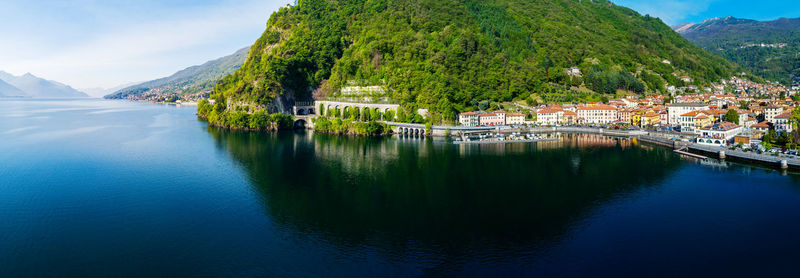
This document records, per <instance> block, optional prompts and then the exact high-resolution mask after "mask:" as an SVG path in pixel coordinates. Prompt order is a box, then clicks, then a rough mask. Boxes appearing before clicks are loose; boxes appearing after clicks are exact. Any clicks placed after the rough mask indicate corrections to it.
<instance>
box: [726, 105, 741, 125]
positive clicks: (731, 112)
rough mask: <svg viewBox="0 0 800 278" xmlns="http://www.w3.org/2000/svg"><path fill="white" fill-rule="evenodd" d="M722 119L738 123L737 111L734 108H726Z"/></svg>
mask: <svg viewBox="0 0 800 278" xmlns="http://www.w3.org/2000/svg"><path fill="white" fill-rule="evenodd" d="M724 120H725V121H726V122H731V123H735V124H737V125H738V124H739V112H737V111H736V109H728V113H725V117H724Z"/></svg>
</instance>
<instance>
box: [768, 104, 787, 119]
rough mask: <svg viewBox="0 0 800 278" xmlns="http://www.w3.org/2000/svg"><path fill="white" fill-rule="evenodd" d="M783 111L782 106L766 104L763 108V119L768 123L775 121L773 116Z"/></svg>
mask: <svg viewBox="0 0 800 278" xmlns="http://www.w3.org/2000/svg"><path fill="white" fill-rule="evenodd" d="M781 113H783V107H780V106H777V105H771V106H767V108H764V120H765V121H767V122H770V123H775V117H777V116H778V115H780V114H781Z"/></svg>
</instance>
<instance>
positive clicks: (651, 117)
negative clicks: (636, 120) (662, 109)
mask: <svg viewBox="0 0 800 278" xmlns="http://www.w3.org/2000/svg"><path fill="white" fill-rule="evenodd" d="M660 124H661V115H659V114H658V113H656V112H654V111H649V112H647V113H644V115H642V125H643V126H656V125H660Z"/></svg>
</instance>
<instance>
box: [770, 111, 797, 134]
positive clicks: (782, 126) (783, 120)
mask: <svg viewBox="0 0 800 278" xmlns="http://www.w3.org/2000/svg"><path fill="white" fill-rule="evenodd" d="M774 123H775V125H774V127H775V129H777V130H783V131H786V132H792V130H794V128H793V127H792V112H783V113H781V114H780V115H778V116H775V122H774Z"/></svg>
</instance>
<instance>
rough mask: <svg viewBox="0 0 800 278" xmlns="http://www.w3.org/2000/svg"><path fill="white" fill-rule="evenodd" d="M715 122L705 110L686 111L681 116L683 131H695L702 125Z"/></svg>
mask: <svg viewBox="0 0 800 278" xmlns="http://www.w3.org/2000/svg"><path fill="white" fill-rule="evenodd" d="M713 122H714V121H712V119H711V117H709V116H708V115H706V114H705V113H704V112H703V111H698V110H695V111H691V112H689V113H684V114H682V115H681V117H680V123H681V132H694V131H695V130H697V129H699V128H701V127H705V126H710V125H711V123H713Z"/></svg>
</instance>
